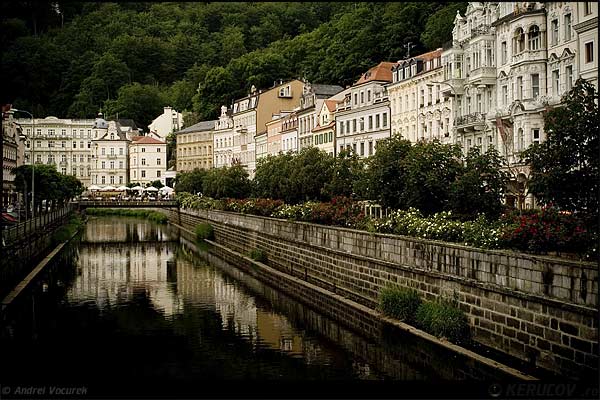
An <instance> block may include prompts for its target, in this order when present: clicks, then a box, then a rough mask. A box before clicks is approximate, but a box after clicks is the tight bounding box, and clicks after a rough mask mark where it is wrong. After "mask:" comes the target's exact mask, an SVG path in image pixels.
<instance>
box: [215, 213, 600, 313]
mask: <svg viewBox="0 0 600 400" xmlns="http://www.w3.org/2000/svg"><path fill="white" fill-rule="evenodd" d="M210 211H211V212H212V211H214V210H210ZM219 212H221V211H219ZM231 214H234V215H242V216H246V215H247V214H239V213H231ZM259 218H262V217H259ZM271 219H275V218H271ZM275 220H276V221H285V222H293V221H287V220H279V219H275ZM223 224H224V225H229V226H232V225H231V224H226V223H223ZM311 225H316V226H323V225H318V224H311ZM235 228H236V229H241V230H243V231H246V232H256V231H253V230H252V229H250V228H246V227H243V226H238V225H235ZM358 232H362V231H358ZM260 234H261V235H263V236H266V237H271V238H276V239H278V240H280V239H281V238H279V237H277V236H273V235H271V234H267V233H264V232H260ZM392 237H398V236H393V235H392ZM298 241H302V240H301V238H299V239H298ZM442 243H443V242H442ZM305 245H307V246H311V247H314V248H316V249H320V250H324V251H327V252H330V253H333V254H337V255H340V256H350V257H353V258H356V259H358V260H362V261H367V262H370V263H375V264H380V265H383V266H385V267H388V268H392V269H402V270H404V271H408V272H419V273H422V274H425V275H429V276H432V277H435V278H439V279H443V280H447V281H448V280H449V281H454V282H461V283H465V282H467V283H469V284H470V285H473V286H476V287H479V288H480V289H485V290H490V291H493V292H496V293H499V294H504V295H509V296H514V297H518V298H520V299H522V300H528V301H531V300H534V299H535V300H536V301H539V302H541V303H543V304H547V305H550V306H552V307H557V308H560V309H563V310H567V311H573V312H577V313H582V314H585V315H588V316H596V315H597V314H598V309H597V308H594V307H590V306H586V305H582V304H573V303H566V302H565V301H564V300H561V299H555V298H551V297H546V296H540V295H538V294H534V293H528V292H521V291H517V290H512V289H510V288H507V287H503V286H500V285H497V284H493V283H489V282H481V281H479V280H475V279H471V278H467V277H462V276H456V275H448V274H444V273H440V272H438V271H436V270H428V269H423V268H419V267H414V266H409V265H401V264H397V263H393V262H390V261H385V260H380V259H376V258H371V257H367V256H363V255H360V254H355V253H351V252H349V251H342V250H337V249H332V248H329V247H324V246H320V245H316V244H311V243H305ZM361 297H365V296H362V295H361ZM368 300H369V301H372V300H371V299H368Z"/></svg>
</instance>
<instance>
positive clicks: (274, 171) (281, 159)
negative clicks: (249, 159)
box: [253, 152, 298, 203]
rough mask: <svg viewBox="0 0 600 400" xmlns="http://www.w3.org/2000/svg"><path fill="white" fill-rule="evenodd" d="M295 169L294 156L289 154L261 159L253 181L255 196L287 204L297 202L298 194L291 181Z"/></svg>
mask: <svg viewBox="0 0 600 400" xmlns="http://www.w3.org/2000/svg"><path fill="white" fill-rule="evenodd" d="M293 168H294V155H293V154H292V153H289V152H288V153H281V154H278V155H275V156H274V155H267V156H266V157H263V158H261V159H259V160H258V162H257V165H256V171H255V172H254V179H253V189H254V192H253V193H254V195H255V196H256V197H262V198H270V199H276V200H283V201H285V202H287V203H293V202H295V201H296V200H297V198H298V194H297V193H296V186H294V185H293V184H292V179H291V178H292V170H293Z"/></svg>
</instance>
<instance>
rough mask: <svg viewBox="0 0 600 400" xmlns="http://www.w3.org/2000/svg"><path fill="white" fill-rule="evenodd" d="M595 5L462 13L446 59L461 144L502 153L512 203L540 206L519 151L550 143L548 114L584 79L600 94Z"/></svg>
mask: <svg viewBox="0 0 600 400" xmlns="http://www.w3.org/2000/svg"><path fill="white" fill-rule="evenodd" d="M597 13H598V8H597V4H596V3H590V2H546V3H541V2H502V3H499V2H484V3H481V2H470V3H469V5H468V7H467V10H466V13H465V16H464V17H463V16H461V15H460V14H459V13H457V16H456V18H455V20H454V29H453V33H452V39H453V40H452V47H451V48H448V49H446V50H445V51H444V52H443V54H442V64H443V67H444V83H445V84H446V85H444V86H443V87H442V88H441V90H442V92H446V94H447V95H448V94H455V95H456V102H455V110H454V112H455V123H454V135H455V141H456V142H458V143H460V144H461V145H462V147H463V151H464V152H465V153H466V152H468V151H469V149H470V148H471V147H473V146H478V147H480V148H481V149H482V150H483V151H485V150H486V149H487V148H489V147H490V146H494V147H496V148H498V150H499V151H500V153H501V154H502V155H503V156H505V157H506V160H507V172H509V176H510V184H509V188H508V195H507V196H506V202H507V203H508V204H509V205H514V206H517V207H520V208H532V207H535V199H534V198H533V196H531V195H529V194H528V193H527V181H528V179H529V169H528V168H527V167H526V166H525V165H524V164H523V162H522V161H521V157H520V155H521V152H522V151H523V150H525V149H527V148H528V147H529V146H530V145H531V144H533V143H539V142H541V141H543V140H544V139H545V133H544V114H545V112H546V111H547V110H548V108H549V107H553V106H557V105H559V104H560V102H561V98H562V96H563V95H564V94H565V93H566V92H568V91H569V90H570V89H571V88H572V86H573V85H574V83H575V81H576V80H577V79H578V78H584V79H586V80H588V81H590V82H592V83H593V84H594V85H595V86H596V87H598V70H597V55H596V54H595V52H594V51H595V48H596V44H597V38H598V26H597V21H598V19H597V18H598V17H597Z"/></svg>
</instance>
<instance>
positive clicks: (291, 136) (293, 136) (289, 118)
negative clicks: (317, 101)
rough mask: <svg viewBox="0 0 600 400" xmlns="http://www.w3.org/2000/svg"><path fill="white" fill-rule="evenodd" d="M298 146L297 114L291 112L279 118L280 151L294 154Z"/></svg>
mask: <svg viewBox="0 0 600 400" xmlns="http://www.w3.org/2000/svg"><path fill="white" fill-rule="evenodd" d="M298 144H299V143H298V114H296V112H291V113H289V114H287V115H285V116H284V117H283V118H281V151H282V152H283V153H288V152H293V153H295V152H297V151H298V150H299V149H298Z"/></svg>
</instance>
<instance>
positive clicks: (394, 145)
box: [358, 135, 411, 209]
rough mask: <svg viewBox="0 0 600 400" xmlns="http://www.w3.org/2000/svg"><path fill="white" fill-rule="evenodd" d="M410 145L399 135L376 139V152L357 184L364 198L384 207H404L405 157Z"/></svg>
mask: <svg viewBox="0 0 600 400" xmlns="http://www.w3.org/2000/svg"><path fill="white" fill-rule="evenodd" d="M410 149H411V144H410V142H409V141H408V140H406V139H403V138H402V136H400V135H395V136H393V137H392V138H390V139H386V140H381V141H379V142H377V149H376V150H377V151H376V152H375V154H374V155H373V156H371V157H370V158H369V159H368V161H367V169H366V171H365V174H364V176H363V177H362V179H361V181H360V182H359V183H358V186H359V187H360V189H359V192H360V193H361V197H362V198H364V199H368V200H377V201H378V202H379V203H380V204H381V205H382V206H384V207H391V208H395V209H398V208H405V207H406V202H405V200H404V198H405V194H404V192H405V190H406V166H405V163H404V161H405V158H406V157H407V155H408V153H409V152H410Z"/></svg>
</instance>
